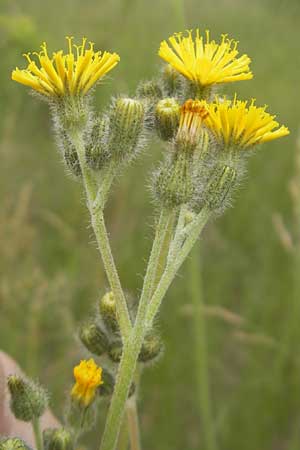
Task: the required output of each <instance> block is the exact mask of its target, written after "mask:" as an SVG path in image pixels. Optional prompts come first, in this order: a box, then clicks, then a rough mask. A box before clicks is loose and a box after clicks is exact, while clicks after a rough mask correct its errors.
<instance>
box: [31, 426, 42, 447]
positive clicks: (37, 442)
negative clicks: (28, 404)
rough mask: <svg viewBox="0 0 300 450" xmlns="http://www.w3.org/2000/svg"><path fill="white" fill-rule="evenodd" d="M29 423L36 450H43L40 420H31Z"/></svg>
mask: <svg viewBox="0 0 300 450" xmlns="http://www.w3.org/2000/svg"><path fill="white" fill-rule="evenodd" d="M31 423H32V429H33V434H34V439H35V445H36V449H37V450H43V448H44V445H43V437H42V432H41V425H40V419H39V418H35V419H32V422H31Z"/></svg>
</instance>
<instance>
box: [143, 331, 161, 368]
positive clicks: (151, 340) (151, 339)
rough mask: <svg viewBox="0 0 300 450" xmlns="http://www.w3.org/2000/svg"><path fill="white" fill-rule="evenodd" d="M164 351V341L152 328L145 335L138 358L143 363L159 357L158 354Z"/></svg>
mask: <svg viewBox="0 0 300 450" xmlns="http://www.w3.org/2000/svg"><path fill="white" fill-rule="evenodd" d="M162 351H163V344H162V341H161V339H160V337H159V336H158V334H157V333H155V332H154V331H153V330H152V331H151V332H150V333H148V335H147V336H146V337H145V340H144V343H143V345H142V348H141V351H140V354H139V359H138V360H139V361H140V362H143V363H147V362H150V361H153V360H154V359H156V358H158V356H159V355H160V354H161V353H162Z"/></svg>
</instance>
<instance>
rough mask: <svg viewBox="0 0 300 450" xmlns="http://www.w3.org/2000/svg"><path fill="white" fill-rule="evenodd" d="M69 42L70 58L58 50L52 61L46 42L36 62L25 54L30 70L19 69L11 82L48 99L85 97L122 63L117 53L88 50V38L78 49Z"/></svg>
mask: <svg viewBox="0 0 300 450" xmlns="http://www.w3.org/2000/svg"><path fill="white" fill-rule="evenodd" d="M67 41H68V44H69V52H68V53H67V54H64V53H63V51H62V50H59V51H58V52H55V53H53V55H52V58H51V57H49V56H48V51H47V45H46V43H45V42H44V43H43V44H42V45H41V48H42V50H41V52H39V53H36V52H34V53H33V55H34V56H35V57H36V60H37V61H34V60H33V59H32V58H31V56H30V53H27V54H25V55H24V56H25V58H26V59H27V61H28V66H27V69H22V70H20V69H18V68H16V69H15V70H13V72H12V79H13V80H14V81H17V82H18V83H21V84H25V85H26V86H30V87H31V88H32V89H34V90H36V91H38V92H39V93H41V94H43V95H46V96H47V97H62V96H64V95H84V94H86V93H87V92H88V91H89V89H91V87H92V86H94V84H95V83H96V82H97V81H98V80H99V79H100V78H102V77H103V76H104V75H105V74H106V73H107V72H109V71H110V70H112V69H113V68H114V67H115V65H116V64H117V63H118V62H119V60H120V57H119V55H117V54H116V53H109V52H106V51H105V52H103V53H102V52H100V51H98V52H95V51H94V44H93V43H92V42H90V43H89V48H86V38H83V39H82V44H81V45H78V46H77V45H74V44H73V38H71V37H67Z"/></svg>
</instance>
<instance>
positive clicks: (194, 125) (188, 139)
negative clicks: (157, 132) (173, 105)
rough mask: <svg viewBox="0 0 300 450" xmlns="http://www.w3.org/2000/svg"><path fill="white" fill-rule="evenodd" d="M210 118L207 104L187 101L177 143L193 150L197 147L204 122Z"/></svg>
mask: <svg viewBox="0 0 300 450" xmlns="http://www.w3.org/2000/svg"><path fill="white" fill-rule="evenodd" d="M207 116H208V109H207V104H206V103H205V102H203V101H200V100H191V99H189V100H187V101H186V102H185V103H184V104H183V105H182V107H181V112H180V120H179V128H178V132H177V136H176V141H177V142H181V143H185V146H186V147H187V148H189V149H191V150H193V148H194V147H195V146H197V144H198V142H199V137H200V133H201V131H202V127H203V121H204V120H205V118H206V117H207Z"/></svg>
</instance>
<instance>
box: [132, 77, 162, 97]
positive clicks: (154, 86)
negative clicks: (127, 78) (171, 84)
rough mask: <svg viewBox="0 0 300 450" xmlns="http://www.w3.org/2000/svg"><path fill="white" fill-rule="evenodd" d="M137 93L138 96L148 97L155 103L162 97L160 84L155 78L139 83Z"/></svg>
mask: <svg viewBox="0 0 300 450" xmlns="http://www.w3.org/2000/svg"><path fill="white" fill-rule="evenodd" d="M136 94H137V97H138V98H141V99H148V100H150V101H151V102H153V103H154V102H156V101H157V100H159V99H160V98H162V90H161V88H160V85H159V83H157V82H156V81H154V80H149V81H143V82H141V83H140V84H139V85H138V88H137V91H136Z"/></svg>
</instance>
